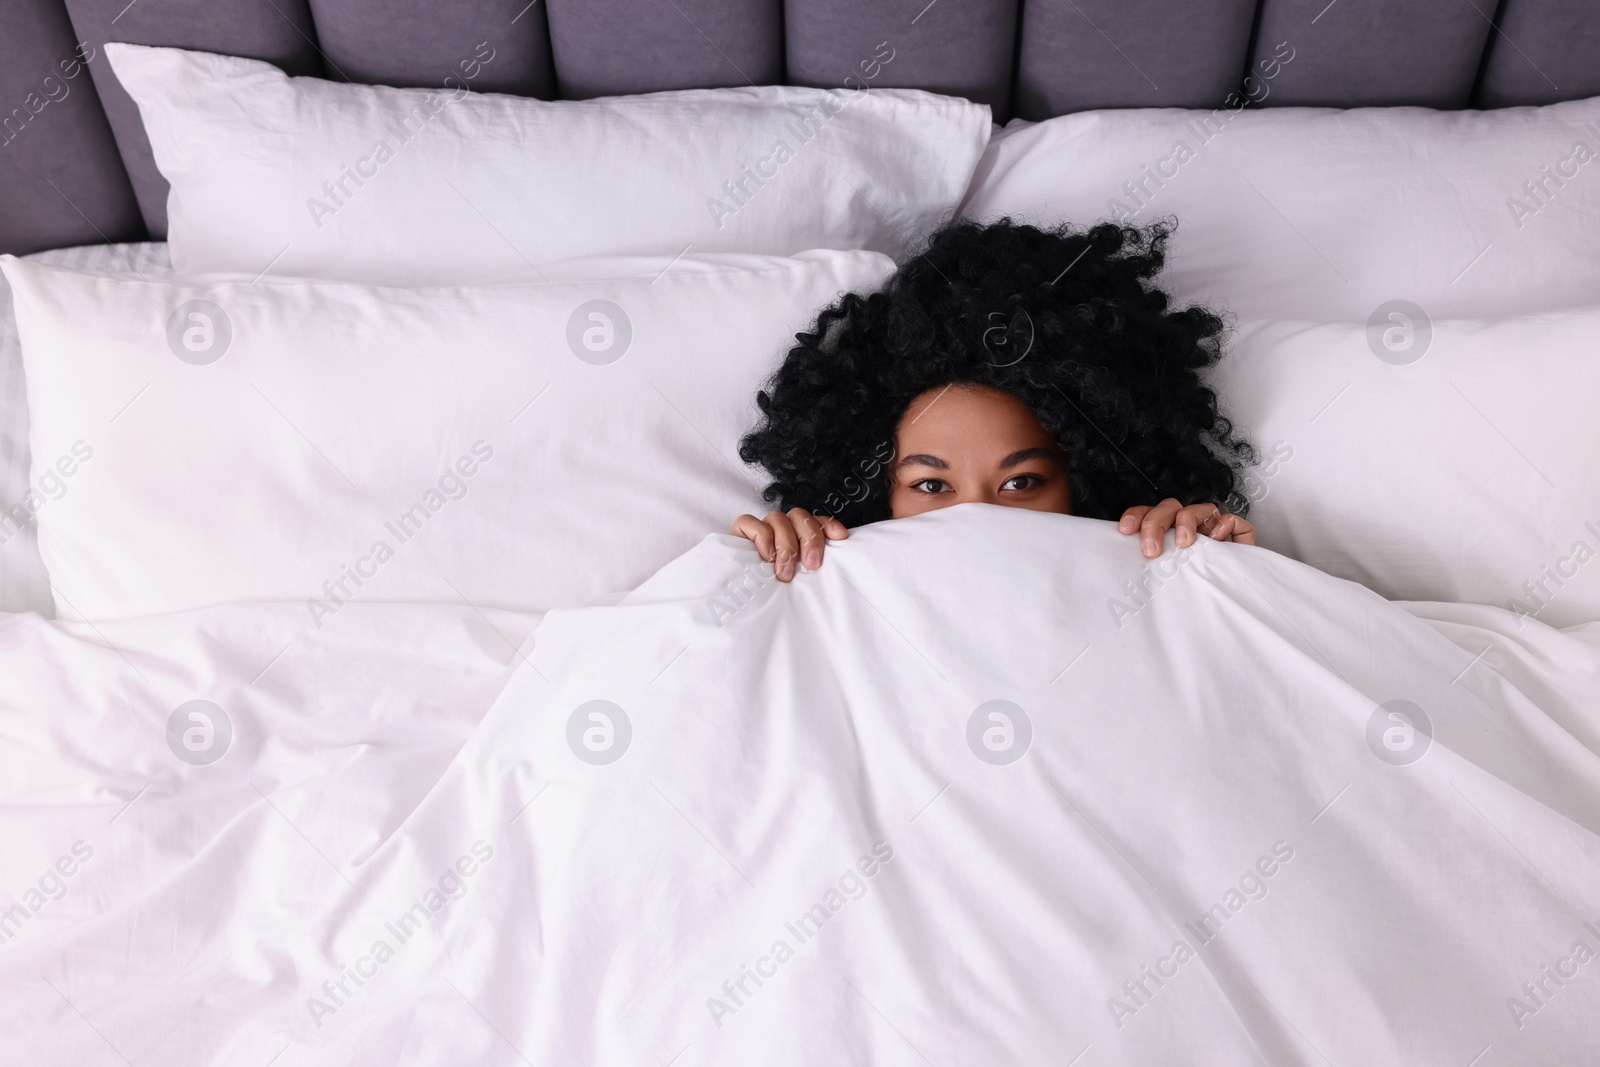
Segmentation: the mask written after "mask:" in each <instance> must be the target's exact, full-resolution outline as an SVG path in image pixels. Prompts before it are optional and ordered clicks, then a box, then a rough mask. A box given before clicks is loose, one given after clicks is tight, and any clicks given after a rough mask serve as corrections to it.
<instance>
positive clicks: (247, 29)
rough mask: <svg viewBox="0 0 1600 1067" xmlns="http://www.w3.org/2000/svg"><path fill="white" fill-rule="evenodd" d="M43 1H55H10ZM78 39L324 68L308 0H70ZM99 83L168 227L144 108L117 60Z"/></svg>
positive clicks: (99, 69) (114, 125)
mask: <svg viewBox="0 0 1600 1067" xmlns="http://www.w3.org/2000/svg"><path fill="white" fill-rule="evenodd" d="M5 2H6V3H8V4H14V3H27V4H31V5H36V6H37V5H41V4H44V3H47V2H49V0H5ZM66 3H67V11H68V13H69V14H70V15H71V16H72V25H73V28H74V29H75V30H76V31H77V35H78V37H79V39H81V40H86V41H88V42H89V43H90V44H91V45H92V46H94V48H95V49H96V50H97V51H103V50H104V48H105V43H106V42H107V41H125V42H128V43H131V44H159V45H170V46H172V47H175V48H193V49H197V50H199V51H202V52H225V53H227V54H229V55H235V56H249V57H250V58H251V59H265V60H267V61H268V62H271V63H276V64H277V65H278V66H280V67H282V68H284V69H285V70H287V71H289V73H291V74H316V75H321V74H322V70H323V68H322V59H321V57H320V56H319V55H318V54H317V46H316V44H315V31H314V30H313V29H312V27H311V15H310V13H309V12H308V11H307V10H306V4H305V0H225V2H221V3H219V2H217V0H136V2H134V3H132V4H130V3H128V0H66ZM89 71H90V73H91V74H92V75H93V76H94V86H95V89H96V90H97V91H98V92H99V95H100V103H101V105H102V106H103V107H104V108H105V114H106V118H107V119H109V120H110V122H111V131H112V133H114V134H115V135H116V138H117V147H118V148H120V149H121V151H122V161H123V163H124V165H125V166H126V167H127V170H128V177H129V178H130V179H131V180H132V181H133V190H134V193H135V194H136V195H137V196H138V198H139V210H140V211H141V212H143V214H144V221H145V226H146V228H147V229H148V230H149V231H150V234H151V235H152V236H154V237H165V236H166V233H167V180H166V179H165V178H163V177H162V176H161V172H160V171H159V170H157V169H156V161H155V157H154V156H152V155H151V153H150V140H149V138H147V137H146V136H145V134H144V124H143V123H142V122H140V120H139V107H138V105H137V104H135V103H134V102H133V98H132V97H131V96H129V95H128V93H127V91H126V90H125V89H123V88H122V85H121V84H120V83H119V82H118V81H117V77H116V75H115V74H113V73H111V65H110V64H109V63H106V62H104V57H103V56H102V57H101V59H100V60H99V61H96V62H95V63H93V64H91V65H90V67H89Z"/></svg>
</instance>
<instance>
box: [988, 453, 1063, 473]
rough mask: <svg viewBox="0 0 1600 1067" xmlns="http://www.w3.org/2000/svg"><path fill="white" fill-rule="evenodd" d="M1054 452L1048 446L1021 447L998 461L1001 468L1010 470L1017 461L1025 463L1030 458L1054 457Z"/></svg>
mask: <svg viewBox="0 0 1600 1067" xmlns="http://www.w3.org/2000/svg"><path fill="white" fill-rule="evenodd" d="M1055 458H1056V454H1055V453H1054V452H1053V451H1051V450H1050V449H1048V448H1023V449H1019V450H1018V451H1016V452H1013V453H1011V455H1009V456H1007V457H1006V458H1005V459H1003V460H1001V461H1000V469H1001V470H1003V471H1004V470H1010V469H1011V468H1012V467H1015V466H1016V465H1017V464H1019V463H1026V462H1028V460H1030V459H1055Z"/></svg>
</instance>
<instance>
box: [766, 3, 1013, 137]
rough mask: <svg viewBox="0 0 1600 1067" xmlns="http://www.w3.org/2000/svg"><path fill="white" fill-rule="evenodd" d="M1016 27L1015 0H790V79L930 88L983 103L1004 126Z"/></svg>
mask: <svg viewBox="0 0 1600 1067" xmlns="http://www.w3.org/2000/svg"><path fill="white" fill-rule="evenodd" d="M1016 27H1017V0H933V2H932V3H930V2H929V0H876V2H874V3H871V4H863V3H861V2H860V0H788V3H787V4H785V6H784V29H785V33H786V48H787V55H788V63H789V77H788V80H789V82H790V83H791V84H794V85H812V86H816V87H818V88H825V89H831V88H835V87H838V86H843V85H845V84H846V79H850V81H849V87H850V88H855V87H857V86H858V85H867V86H888V87H893V88H902V89H929V90H932V91H933V92H938V93H946V94H948V95H950V96H964V97H966V98H967V99H969V100H976V101H977V102H978V103H980V104H988V105H989V107H990V108H991V109H992V110H993V111H994V117H995V120H996V121H997V122H1005V121H1006V119H1007V118H1009V117H1010V110H1011V57H1012V49H1013V47H1014V45H1015V42H1016V32H1017V28H1016ZM886 56H887V57H890V58H888V60H887V61H885V59H884V57H886Z"/></svg>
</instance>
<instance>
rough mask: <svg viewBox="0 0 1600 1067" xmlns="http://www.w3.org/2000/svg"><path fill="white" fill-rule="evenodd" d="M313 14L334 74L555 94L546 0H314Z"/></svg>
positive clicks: (367, 79) (541, 95)
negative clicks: (545, 13)
mask: <svg viewBox="0 0 1600 1067" xmlns="http://www.w3.org/2000/svg"><path fill="white" fill-rule="evenodd" d="M311 15H312V18H313V20H314V21H315V22H316V26H317V43H318V44H319V45H320V46H321V47H322V55H323V62H324V64H325V65H326V66H327V68H328V73H327V76H328V77H330V78H339V79H341V80H344V81H353V82H362V83H364V84H368V85H395V86H401V87H412V86H414V87H418V88H435V89H436V88H440V87H441V86H443V85H444V83H445V80H446V79H447V78H449V79H454V80H452V81H451V82H450V86H451V87H452V88H453V87H455V86H457V85H464V86H466V87H467V88H469V89H475V90H477V91H479V92H488V93H515V94H516V95H518V96H536V97H539V98H541V99H549V98H550V97H551V96H552V95H553V94H554V93H555V76H554V72H553V70H552V68H551V64H550V32H549V29H548V27H547V26H546V24H545V19H544V3H543V2H542V0H451V2H450V3H448V4H441V3H439V2H438V0H311ZM486 57H487V58H486ZM463 64H465V66H463Z"/></svg>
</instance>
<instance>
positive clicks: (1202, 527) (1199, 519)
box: [1176, 504, 1222, 548]
mask: <svg viewBox="0 0 1600 1067" xmlns="http://www.w3.org/2000/svg"><path fill="white" fill-rule="evenodd" d="M1221 515H1222V509H1221V508H1219V507H1217V506H1216V505H1215V504H1190V505H1189V506H1188V507H1186V508H1184V509H1183V510H1182V511H1180V512H1178V517H1177V520H1176V524H1177V532H1176V540H1177V542H1178V547H1179V548H1185V547H1187V546H1189V545H1192V544H1194V539H1195V535H1196V534H1197V533H1209V532H1210V531H1211V528H1212V526H1213V525H1214V524H1215V523H1216V521H1217V519H1218V518H1219V517H1220V516H1221Z"/></svg>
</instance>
